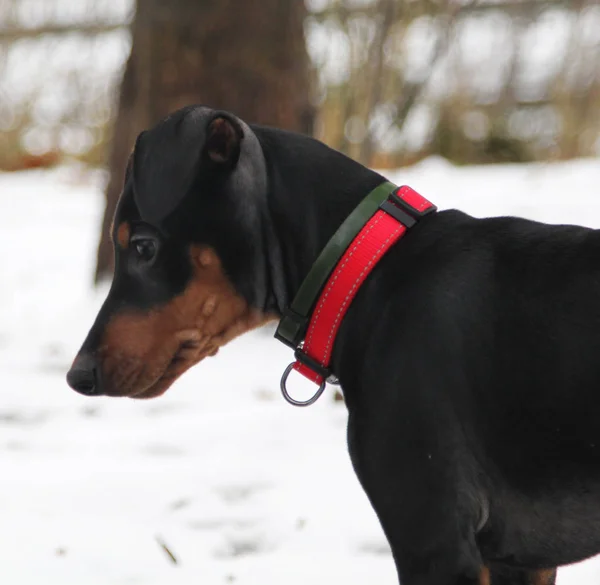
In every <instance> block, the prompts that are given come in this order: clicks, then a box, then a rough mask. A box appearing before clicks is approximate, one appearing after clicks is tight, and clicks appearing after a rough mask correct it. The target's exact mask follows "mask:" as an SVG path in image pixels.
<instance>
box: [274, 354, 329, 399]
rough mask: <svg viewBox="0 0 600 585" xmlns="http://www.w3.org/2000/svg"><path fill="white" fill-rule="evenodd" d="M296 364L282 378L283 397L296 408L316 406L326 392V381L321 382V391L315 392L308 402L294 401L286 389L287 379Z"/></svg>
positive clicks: (288, 368)
mask: <svg viewBox="0 0 600 585" xmlns="http://www.w3.org/2000/svg"><path fill="white" fill-rule="evenodd" d="M295 363H296V362H292V363H291V364H290V365H289V366H288V367H287V368H286V369H285V371H284V372H283V376H281V382H280V383H279V387H280V388H281V393H282V394H283V397H284V398H285V399H286V400H287V401H288V402H289V403H290V404H293V405H294V406H310V405H311V404H314V403H315V402H316V401H317V400H319V397H320V396H321V394H323V391H324V390H325V386H326V384H327V383H326V381H325V380H323V381H322V382H321V385H320V386H319V389H318V390H317V391H316V392H315V394H314V396H313V397H312V398H309V399H308V400H305V401H301V400H294V399H293V398H292V397H291V396H290V394H289V392H288V391H287V388H286V387H285V385H286V383H287V379H288V376H289V375H290V372H291V371H292V369H293V368H294V364H295Z"/></svg>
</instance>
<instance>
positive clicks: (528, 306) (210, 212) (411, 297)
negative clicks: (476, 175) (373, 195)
mask: <svg viewBox="0 0 600 585" xmlns="http://www.w3.org/2000/svg"><path fill="white" fill-rule="evenodd" d="M383 181H384V178H383V177H382V176H380V175H378V174H377V173H374V172H372V171H370V170H369V169H366V168H364V167H363V166H361V165H359V164H358V163H356V162H354V161H352V160H350V159H348V158H347V157H345V156H343V155H342V154H340V153H338V152H335V151H333V150H331V149H329V148H328V147H326V146H325V145H323V144H321V143H319V142H318V141H316V140H313V139H310V138H307V137H304V136H300V135H296V134H291V133H288V132H283V131H279V130H274V129H269V128H263V127H257V126H252V127H249V126H247V125H246V124H244V123H243V122H242V121H240V120H239V119H237V118H236V117H235V116H233V115H231V114H228V113H225V112H218V111H214V110H211V109H209V108H205V107H199V106H198V107H189V108H185V109H183V110H181V111H178V112H176V113H175V114H173V115H172V116H170V117H168V118H167V119H166V120H164V121H163V122H161V123H160V124H158V125H157V126H156V127H155V128H153V129H152V130H149V131H147V132H144V133H142V134H141V135H140V137H139V139H138V141H137V144H136V147H135V150H134V152H133V154H132V157H131V161H130V164H129V167H128V171H127V175H126V178H125V186H124V191H123V194H122V197H121V200H120V202H119V206H118V209H117V212H116V216H115V222H114V229H113V238H114V244H115V254H116V270H115V277H114V281H113V285H112V288H111V290H110V293H109V295H108V298H107V299H106V302H105V303H104V306H103V307H102V309H101V311H100V313H99V315H98V317H97V319H96V322H95V324H94V326H93V327H92V329H91V331H90V333H89V335H88V337H87V339H86V341H85V343H84V344H83V347H82V349H81V351H80V353H79V355H78V356H77V358H76V360H75V362H74V364H73V367H72V369H71V371H70V372H69V374H68V381H69V384H70V385H71V386H72V387H73V388H74V389H75V390H77V391H79V392H81V393H83V394H87V395H98V394H107V395H110V396H131V397H136V398H150V397H154V396H158V395H159V394H162V393H163V392H164V391H165V390H166V389H167V388H168V387H169V386H170V385H171V384H172V383H173V381H174V380H175V379H176V378H177V377H178V376H180V375H181V374H182V373H183V372H184V371H185V370H187V369H188V368H189V367H191V366H192V365H194V364H195V363H197V362H198V361H200V360H201V359H202V358H204V357H205V356H207V355H213V354H214V353H215V352H216V351H217V350H218V348H219V346H221V345H223V344H224V343H226V342H227V341H228V340H229V339H231V338H233V337H234V336H236V335H239V334H241V333H244V332H245V331H247V330H249V329H251V328H253V327H255V326H257V325H260V324H262V323H264V322H265V321H267V320H269V319H274V318H278V317H279V316H281V315H282V312H283V311H284V309H285V307H286V306H287V305H288V304H289V303H290V301H291V299H292V297H293V295H294V294H295V292H296V291H297V289H298V287H299V285H300V283H301V282H302V280H303V278H304V277H305V275H306V274H307V272H308V271H309V269H310V267H311V265H312V263H313V262H314V260H315V258H316V257H317V255H318V254H319V252H320V251H321V249H322V248H323V246H324V245H325V244H326V243H327V241H328V239H329V238H330V237H331V235H332V234H333V232H334V231H335V230H336V229H337V228H338V226H339V225H340V224H341V223H342V222H343V221H344V219H345V218H346V217H347V216H348V214H349V213H350V212H351V211H352V210H353V209H354V208H355V206H356V205H357V204H358V203H359V202H360V201H361V199H362V198H363V197H365V195H366V194H367V193H369V192H370V191H371V190H372V189H374V188H375V187H376V186H377V185H379V184H380V183H382V182H383ZM482 196H484V194H482ZM599 326H600V233H598V232H595V231H593V230H590V229H585V228H581V227H573V226H547V225H543V224H539V223H535V222H531V221H525V220H522V219H515V218H495V219H484V220H480V219H474V218H472V217H469V216H468V215H465V214H464V213H461V212H459V211H444V212H440V213H435V214H432V215H431V216H429V217H427V218H425V219H424V220H423V221H422V222H420V223H419V224H418V225H417V226H415V227H414V228H413V229H412V230H411V231H410V232H409V233H408V235H407V236H406V237H405V238H404V239H403V240H402V241H400V242H399V243H398V244H396V245H395V246H394V247H393V248H392V249H391V250H390V252H388V254H387V255H386V256H385V257H384V258H383V260H382V261H381V262H380V263H379V264H378V265H377V266H376V268H375V269H374V271H373V273H372V274H371V276H370V277H369V278H368V280H367V281H366V283H365V284H364V285H363V286H362V288H361V289H360V291H359V292H358V295H357V297H356V299H355V301H354V302H353V304H352V306H351V307H350V310H349V312H348V314H347V316H346V317H345V319H344V321H343V323H342V326H341V329H340V333H339V335H338V338H337V341H336V343H335V347H334V352H333V360H332V366H333V370H334V371H335V373H336V375H337V376H338V377H339V379H340V381H341V385H342V388H343V392H344V397H345V400H346V404H347V407H348V411H349V423H348V443H349V449H350V455H351V458H352V463H353V465H354V468H355V470H356V473H357V475H358V477H359V479H360V481H361V483H362V485H363V487H364V489H365V491H366V492H367V494H368V496H369V498H370V500H371V502H372V505H373V507H374V508H375V510H376V512H377V514H378V516H379V519H380V521H381V524H382V526H383V529H384V531H385V534H386V536H387V538H388V540H389V542H390V545H391V547H392V550H393V555H394V559H395V561H396V565H397V568H398V573H399V576H400V578H401V580H402V584H403V585H421V584H423V585H437V584H439V585H451V584H459V583H460V584H472V583H476V582H480V583H489V582H490V580H491V582H493V584H494V585H498V584H501V583H511V584H514V583H519V584H526V583H528V584H531V585H534V584H535V585H547V584H551V583H553V582H554V578H555V567H557V566H559V565H563V564H567V563H573V562H575V561H579V560H582V559H585V558H586V557H589V556H591V555H594V554H596V553H598V552H600V411H599V410H598V409H599V407H600V334H599V332H598V331H597V329H596V328H597V327H599Z"/></svg>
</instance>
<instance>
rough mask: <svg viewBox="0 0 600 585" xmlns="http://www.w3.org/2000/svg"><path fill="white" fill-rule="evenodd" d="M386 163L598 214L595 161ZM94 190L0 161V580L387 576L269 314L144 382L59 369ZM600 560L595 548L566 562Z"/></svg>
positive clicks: (458, 196)
mask: <svg viewBox="0 0 600 585" xmlns="http://www.w3.org/2000/svg"><path fill="white" fill-rule="evenodd" d="M391 178H394V179H396V180H397V181H400V182H408V183H410V184H411V185H412V186H414V187H415V188H417V189H418V190H420V191H421V192H422V193H423V194H425V195H426V196H428V197H430V198H431V199H433V200H434V201H435V202H436V203H438V204H439V205H440V206H441V207H451V206H457V207H460V208H462V209H464V210H465V211H468V212H470V213H472V214H474V215H479V216H483V215H497V214H518V215H523V216H527V217H531V218H536V219H540V220H544V221H548V222H554V223H559V222H573V223H582V224H586V225H590V226H593V227H600V193H598V185H600V161H598V160H593V161H578V162H573V163H568V164H555V165H535V166H533V165H532V166H518V167H517V166H515V167H504V168H499V167H495V168H490V167H487V168H470V169H456V168H453V167H451V166H449V165H447V164H446V163H445V162H443V161H440V160H429V161H426V162H424V163H423V164H421V165H419V166H418V167H415V168H413V169H410V170H405V171H403V172H402V173H398V174H397V175H396V176H395V177H394V176H391ZM100 204H101V199H100V190H99V187H98V182H91V183H83V184H81V183H80V184H77V183H76V182H74V180H73V176H72V175H71V174H70V173H67V172H65V171H64V170H63V171H60V172H53V173H29V174H22V175H0V210H1V212H0V266H1V267H2V268H1V272H0V273H1V274H2V283H3V285H4V286H2V287H1V288H0V398H1V400H0V470H1V473H2V476H1V479H0V519H1V520H0V582H1V583H6V584H10V585H25V584H27V585H29V584H31V585H33V584H35V585H51V584H52V585H93V584H102V585H112V584H115V585H116V584H140V585H154V584H161V585H181V584H186V585H188V584H192V583H194V584H195V583H209V584H211V585H212V584H217V583H236V584H242V585H270V584H284V583H285V584H286V585H295V584H298V585H300V584H303V585H304V584H306V583H311V584H315V585H330V584H332V583H345V584H346V585H359V584H360V585H366V584H369V585H370V584H373V583H377V584H378V585H393V584H394V583H395V571H394V568H393V563H392V559H391V556H390V554H389V550H388V548H387V545H386V542H385V539H384V537H383V535H382V532H381V529H380V528H379V526H378V523H377V521H376V519H375V516H374V514H373V512H372V511H371V509H370V507H369V504H368V502H367V499H366V497H365V496H364V495H363V493H362V491H361V489H360V488H359V486H358V482H357V481H356V479H355V478H354V475H353V472H352V470H351V467H350V463H349V460H348V456H347V454H346V447H345V418H346V416H345V410H344V407H343V405H341V404H339V403H338V404H334V403H333V401H332V400H331V396H330V395H327V396H325V397H324V398H322V399H321V401H320V402H318V403H317V404H316V405H315V406H313V407H312V408H309V409H305V410H302V409H295V408H293V407H291V406H288V405H287V404H286V403H284V402H283V400H282V399H280V397H279V395H278V390H277V389H278V381H279V376H280V374H281V371H282V369H283V367H284V366H285V365H286V364H287V363H288V362H289V361H290V358H291V356H290V352H289V351H288V350H287V349H286V348H285V347H283V346H281V345H280V344H278V343H277V342H275V341H274V340H272V339H271V338H270V336H269V335H267V334H266V333H265V332H256V333H254V334H252V335H249V336H247V337H245V338H243V339H241V340H238V341H237V342H234V343H233V344H232V345H231V346H229V347H227V348H226V349H225V350H223V351H222V352H221V354H220V355H219V356H218V357H216V358H214V359H212V360H209V361H207V362H205V363H203V364H201V365H200V366H198V368H197V369H196V370H193V371H192V372H190V373H188V374H187V375H186V376H184V378H183V379H182V380H180V381H179V382H178V383H177V384H176V386H175V387H174V388H173V389H172V390H171V391H170V392H168V393H167V395H166V396H164V397H163V398H160V399H158V400H155V401H150V402H134V401H130V400H126V399H123V400H117V399H89V398H88V399H86V398H84V397H81V396H78V395H77V394H75V393H74V392H72V391H71V390H70V389H69V388H68V387H67V386H66V384H65V382H64V374H65V372H66V370H67V368H68V365H69V363H70V361H71V359H72V357H73V356H74V354H75V351H76V350H77V348H78V346H79V344H80V342H81V341H82V339H83V336H84V334H85V333H86V332H87V329H88V327H89V325H90V324H91V321H92V319H93V317H94V315H95V312H96V310H97V308H98V306H99V303H100V302H101V300H102V296H103V294H104V292H105V291H101V292H100V293H93V292H92V291H91V288H90V281H91V270H92V261H93V256H94V251H95V236H96V229H97V224H98V221H99V213H100ZM599 505H600V503H599ZM160 542H164V543H165V544H166V545H167V547H168V548H169V549H170V550H171V551H172V553H173V554H174V555H175V557H176V558H177V564H174V563H173V562H172V561H171V560H170V559H169V557H168V555H167V554H166V553H165V551H164V549H163V548H162V547H161V545H160ZM599 578H600V562H599V561H598V560H592V561H588V562H586V563H582V564H580V565H576V566H573V567H570V568H568V569H564V570H562V571H561V573H560V576H559V581H560V582H561V585H570V584H573V585H575V583H577V585H586V584H590V585H591V584H592V583H594V582H597V581H598V579H599Z"/></svg>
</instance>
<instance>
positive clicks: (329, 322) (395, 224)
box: [276, 186, 437, 406]
mask: <svg viewBox="0 0 600 585" xmlns="http://www.w3.org/2000/svg"><path fill="white" fill-rule="evenodd" d="M392 187H393V186H392ZM436 209H437V208H436V207H435V205H433V204H432V203H430V202H429V201H427V199H425V198H424V197H422V196H421V195H419V193H417V192H416V191H414V190H413V189H411V188H410V187H407V186H403V187H397V188H394V189H393V191H392V192H391V193H389V195H388V196H387V197H386V199H385V200H384V201H383V202H382V203H381V204H380V205H379V207H378V208H376V211H375V212H374V213H373V214H372V215H371V216H370V218H369V219H368V221H367V222H366V223H363V224H362V228H361V229H360V231H359V232H358V234H357V235H356V236H355V237H354V239H352V240H351V241H350V244H349V246H347V247H346V249H345V251H344V252H343V255H342V256H341V258H340V259H339V261H338V262H337V264H336V265H335V268H334V269H333V271H332V272H330V273H329V278H328V280H327V282H326V283H325V285H324V286H323V288H322V289H321V292H320V296H319V299H318V300H317V302H316V303H315V304H314V307H313V308H312V314H311V317H310V322H309V324H308V328H307V329H306V333H305V335H304V342H303V343H300V344H298V345H297V346H296V349H295V352H294V356H295V358H296V361H295V362H293V363H291V364H290V365H289V366H288V367H287V368H286V370H285V372H284V374H283V377H282V378H281V391H282V393H283V396H284V397H285V399H286V400H287V401H288V402H290V403H291V404H294V405H295V406H308V405H310V404H313V403H314V402H315V401H316V400H317V399H318V398H319V396H320V395H321V394H322V393H323V391H324V390H325V383H326V382H327V381H328V382H330V383H334V384H335V383H337V378H336V377H335V375H334V374H333V372H331V370H330V368H329V364H330V361H331V354H332V351H333V345H334V343H335V338H336V335H337V332H338V330H339V328H340V325H341V323H342V320H343V319H344V316H345V314H346V311H347V310H348V308H349V307H350V305H351V303H352V300H353V299H354V297H355V296H356V293H357V292H358V290H359V288H360V287H361V285H362V284H363V282H364V281H365V280H366V279H367V277H368V276H369V274H370V273H371V271H372V270H373V268H374V267H375V265H376V264H377V263H378V262H379V261H380V260H381V258H383V256H384V255H385V253H386V252H387V251H388V250H389V249H390V248H391V247H392V246H393V245H394V244H395V243H396V242H397V241H398V240H400V239H401V238H402V237H403V236H404V235H406V233H407V231H408V230H409V229H410V228H411V227H413V226H414V225H415V224H416V223H417V222H418V221H420V220H421V219H422V218H423V217H424V216H425V215H428V214H429V213H431V212H434V211H435V210H436ZM349 219H350V218H349ZM342 228H343V226H342ZM284 319H285V317H284ZM284 319H282V323H283V321H284ZM280 329H281V325H280ZM276 337H278V338H279V339H281V336H280V335H276ZM282 341H284V343H287V342H286V340H284V339H282ZM288 345H289V343H288ZM294 345H296V344H295V343H294ZM292 370H296V371H297V372H299V373H300V374H302V375H303V376H305V377H306V378H308V379H309V380H311V381H312V382H314V383H315V384H318V385H319V389H318V390H317V392H316V393H315V395H314V396H313V397H312V398H311V399H310V400H307V401H304V402H300V401H297V400H294V399H293V398H292V397H291V396H290V395H289V393H288V391H287V388H286V382H287V378H288V376H289V374H290V372H291V371H292Z"/></svg>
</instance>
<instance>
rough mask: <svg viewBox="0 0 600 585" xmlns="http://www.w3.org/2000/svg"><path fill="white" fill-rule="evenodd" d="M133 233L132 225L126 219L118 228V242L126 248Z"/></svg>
mask: <svg viewBox="0 0 600 585" xmlns="http://www.w3.org/2000/svg"><path fill="white" fill-rule="evenodd" d="M130 235H131V227H130V225H129V223H128V222H126V221H124V222H123V223H121V224H119V227H118V228H117V244H119V246H121V248H123V249H125V248H127V246H129V236H130Z"/></svg>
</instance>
